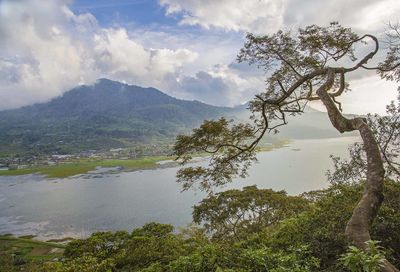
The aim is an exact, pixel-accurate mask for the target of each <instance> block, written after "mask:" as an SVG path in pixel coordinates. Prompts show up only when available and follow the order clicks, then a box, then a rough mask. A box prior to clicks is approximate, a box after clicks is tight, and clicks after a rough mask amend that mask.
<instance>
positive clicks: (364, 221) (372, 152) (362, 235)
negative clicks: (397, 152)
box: [316, 69, 399, 272]
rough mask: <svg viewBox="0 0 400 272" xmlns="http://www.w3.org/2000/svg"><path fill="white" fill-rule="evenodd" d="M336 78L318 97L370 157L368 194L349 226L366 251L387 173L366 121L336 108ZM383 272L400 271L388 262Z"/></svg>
mask: <svg viewBox="0 0 400 272" xmlns="http://www.w3.org/2000/svg"><path fill="white" fill-rule="evenodd" d="M334 79H335V72H334V70H333V69H328V72H327V80H326V82H325V83H324V84H323V85H322V86H321V87H320V88H318V90H317V92H316V93H317V95H318V97H319V98H320V99H321V101H322V103H323V104H324V106H325V107H326V109H327V111H328V116H329V119H330V121H331V123H332V125H333V126H334V127H335V128H336V129H337V130H338V131H339V132H340V133H343V132H346V131H354V130H358V131H359V132H360V135H361V138H362V140H363V143H364V149H365V153H366V155H367V179H366V182H365V188H364V193H363V195H362V197H361V199H360V201H359V202H358V204H357V206H356V207H355V208H354V210H353V214H352V216H351V218H350V220H349V222H348V223H347V226H346V231H345V233H346V236H347V238H348V239H349V240H350V241H351V242H352V243H353V244H354V245H355V246H357V247H358V248H361V249H365V248H366V247H367V244H366V243H365V242H366V241H368V240H371V236H370V233H369V228H370V226H371V224H372V222H373V220H374V219H375V217H376V215H377V213H378V210H379V208H380V206H381V204H382V202H383V186H384V176H385V170H384V168H383V162H382V158H381V154H380V150H379V146H378V144H377V142H376V140H375V137H374V134H373V132H372V130H371V129H370V128H369V126H368V124H367V123H366V120H365V119H363V118H353V119H347V118H345V117H344V116H343V115H342V114H341V112H340V111H339V110H338V108H337V107H336V105H335V103H334V101H333V100H332V98H331V96H330V94H329V93H328V90H330V89H331V88H332V85H333V83H334ZM381 271H382V272H399V270H398V269H397V268H395V267H394V266H393V265H392V264H391V263H390V262H389V261H387V260H385V261H384V264H383V266H382V268H381Z"/></svg>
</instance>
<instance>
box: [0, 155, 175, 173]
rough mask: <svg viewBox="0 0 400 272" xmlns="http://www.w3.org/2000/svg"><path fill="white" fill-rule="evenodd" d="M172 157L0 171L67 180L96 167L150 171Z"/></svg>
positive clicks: (70, 162)
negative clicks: (158, 163)
mask: <svg viewBox="0 0 400 272" xmlns="http://www.w3.org/2000/svg"><path fill="white" fill-rule="evenodd" d="M171 159H172V157H168V156H157V157H146V158H142V159H137V160H119V159H115V160H114V159H113V160H111V159H105V160H90V159H83V160H79V161H78V160H77V161H69V162H64V163H61V164H59V165H53V166H41V167H32V168H25V169H17V170H4V171H0V176H17V175H27V174H40V175H44V176H46V177H47V178H66V177H71V176H74V175H78V174H85V173H87V172H89V171H92V170H95V169H96V167H98V166H100V167H117V166H120V167H123V168H124V170H126V171H132V170H138V169H149V168H155V167H157V162H159V161H163V160H171Z"/></svg>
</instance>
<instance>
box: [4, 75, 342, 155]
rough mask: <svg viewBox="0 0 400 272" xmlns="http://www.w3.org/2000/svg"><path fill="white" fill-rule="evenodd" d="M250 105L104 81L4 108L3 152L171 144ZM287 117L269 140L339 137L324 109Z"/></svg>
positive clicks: (242, 113) (242, 114)
mask: <svg viewBox="0 0 400 272" xmlns="http://www.w3.org/2000/svg"><path fill="white" fill-rule="evenodd" d="M246 108H247V104H244V105H240V106H237V107H235V108H227V107H215V106H211V105H207V104H204V103H201V102H198V101H187V100H181V99H176V98H173V97H171V96H168V95H166V94H165V93H162V92H161V91H159V90H157V89H154V88H142V87H139V86H134V85H127V84H123V83H120V82H116V81H111V80H108V79H100V80H98V81H97V82H96V84H94V85H91V86H85V85H84V86H79V87H76V88H74V89H72V90H70V91H68V92H66V93H64V94H63V95H62V96H60V97H58V98H55V99H53V100H51V101H49V102H47V103H42V104H35V105H32V106H27V107H23V108H19V109H14V110H7V111H0V156H8V155H15V154H19V155H29V156H32V155H35V154H42V153H46V154H49V153H58V154H66V153H72V152H78V151H85V150H90V149H96V150H108V149H110V148H117V147H129V146H137V145H148V144H159V143H172V142H173V140H174V138H175V136H176V135H178V134H180V133H185V132H189V131H190V130H191V129H193V128H194V127H197V126H198V125H199V124H201V122H202V121H203V120H204V119H216V118H219V117H221V116H225V117H226V118H227V119H236V120H242V121H244V120H247V121H248V116H249V113H248V111H247V110H246ZM288 120H289V124H288V125H287V126H284V127H282V128H281V133H279V134H277V135H274V136H268V137H266V140H267V141H274V140H275V141H276V140H277V139H279V138H280V139H288V138H291V139H313V138H329V137H338V136H341V135H340V134H339V132H337V131H336V130H335V129H334V128H333V127H332V125H331V124H330V121H329V119H328V116H327V114H326V113H323V112H319V111H316V110H313V109H311V108H309V109H308V110H307V111H306V112H305V113H304V114H302V115H301V116H297V117H292V118H291V117H289V118H288ZM272 137H274V138H272ZM156 146H157V145H156ZM152 148H156V147H154V146H153V147H152Z"/></svg>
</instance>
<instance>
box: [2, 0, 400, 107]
mask: <svg viewBox="0 0 400 272" xmlns="http://www.w3.org/2000/svg"><path fill="white" fill-rule="evenodd" d="M399 14H400V1H398V0H326V1H321V0H246V1H243V0H218V1H216V0H154V1H152V0H147V1H146V0H114V1H109V0H75V1H72V0H0V109H9V108H16V107H20V106H23V105H29V104H32V103H37V102H44V101H48V100H49V99H51V98H54V97H56V96H59V95H61V94H62V93H63V92H65V91H67V90H69V89H71V88H73V87H75V86H77V85H79V84H92V83H93V82H95V81H96V79H98V78H104V77H105V78H110V79H114V80H118V81H122V82H126V83H129V84H135V85H140V86H152V87H156V88H159V89H160V90H162V91H164V92H166V93H168V94H170V95H172V96H175V97H179V98H184V99H196V100H200V101H203V102H206V103H210V104H214V105H225V106H233V105H238V104H242V103H244V102H245V101H247V100H249V99H250V98H252V96H253V95H254V94H255V93H257V92H258V91H260V90H262V89H263V80H264V78H263V75H262V73H261V72H260V71H258V70H257V69H256V68H254V67H248V66H247V65H243V64H241V65H239V64H237V63H236V62H235V58H236V55H237V53H238V51H239V50H240V48H241V47H242V45H243V42H244V36H245V33H246V32H254V33H259V34H270V33H273V32H275V31H277V30H278V29H296V28H298V27H302V26H306V25H309V24H321V25H327V24H329V22H331V21H339V22H340V23H341V24H342V25H345V26H351V27H352V28H353V29H354V30H355V31H357V32H358V33H359V34H363V33H365V32H370V33H372V34H375V35H377V36H378V37H379V38H381V39H383V38H384V32H385V29H386V28H387V24H388V23H389V22H398V21H399V20H400V18H399V17H400V16H399ZM350 84H351V88H352V90H353V91H352V92H350V93H348V94H346V96H345V97H343V98H342V101H343V103H344V107H345V111H346V112H353V113H366V112H378V113H383V112H384V109H385V104H387V103H388V102H389V101H390V100H394V99H395V98H396V95H397V91H396V89H397V85H396V84H395V83H392V82H385V81H382V80H380V79H379V78H378V77H377V76H376V75H375V74H374V73H373V72H362V73H357V74H356V75H355V76H354V77H353V78H352V80H351V82H350ZM314 106H315V107H317V108H318V105H317V104H315V105H314Z"/></svg>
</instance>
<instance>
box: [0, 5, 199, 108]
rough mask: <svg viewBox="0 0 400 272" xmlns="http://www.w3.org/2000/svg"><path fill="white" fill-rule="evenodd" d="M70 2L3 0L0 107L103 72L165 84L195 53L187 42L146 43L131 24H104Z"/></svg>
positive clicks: (59, 90)
mask: <svg viewBox="0 0 400 272" xmlns="http://www.w3.org/2000/svg"><path fill="white" fill-rule="evenodd" d="M67 3H68V2H66V1H42V0H24V1H11V0H4V1H1V2H0V37H1V39H0V109H6V108H14V107H18V106H23V105H28V104H31V103H35V102H41V101H46V100H49V99H51V98H53V97H55V96H58V95H60V94H62V92H64V91H67V90H69V89H71V88H73V87H75V86H76V85H78V84H82V83H91V82H94V81H95V80H96V79H97V78H99V77H110V78H112V79H117V80H121V81H125V82H128V83H135V84H141V85H150V86H154V87H159V88H162V87H163V86H164V79H165V78H168V77H170V75H171V74H176V73H178V72H179V71H180V69H181V68H182V66H183V65H184V64H186V63H188V62H192V61H194V60H195V59H196V57H197V53H195V52H192V51H190V50H187V49H184V48H177V49H175V50H170V49H166V48H156V49H153V48H145V47H144V46H143V45H141V43H140V41H138V40H134V39H133V38H131V37H130V36H129V35H128V33H127V30H125V29H123V28H119V29H111V28H110V29H103V28H101V27H100V26H99V25H98V23H97V21H96V19H95V18H94V17H93V15H91V14H89V13H85V14H79V15H76V14H74V13H73V12H72V11H71V10H70V9H69V8H68V7H67V6H66V4H67Z"/></svg>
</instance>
